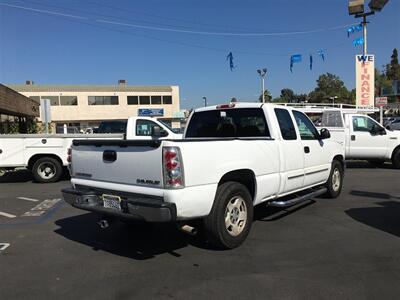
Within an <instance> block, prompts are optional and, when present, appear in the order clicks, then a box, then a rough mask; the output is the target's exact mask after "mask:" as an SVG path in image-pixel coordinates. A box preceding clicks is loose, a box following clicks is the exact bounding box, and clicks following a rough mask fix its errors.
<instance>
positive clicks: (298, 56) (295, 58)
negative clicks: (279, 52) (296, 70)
mask: <svg viewBox="0 0 400 300" xmlns="http://www.w3.org/2000/svg"><path fill="white" fill-rule="evenodd" d="M299 62H301V54H294V55H292V56H291V57H290V72H292V73H293V64H294V63H299Z"/></svg>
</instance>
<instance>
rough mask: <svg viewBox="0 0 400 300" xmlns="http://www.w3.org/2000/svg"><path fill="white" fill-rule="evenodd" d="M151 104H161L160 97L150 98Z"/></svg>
mask: <svg viewBox="0 0 400 300" xmlns="http://www.w3.org/2000/svg"><path fill="white" fill-rule="evenodd" d="M151 104H161V96H151Z"/></svg>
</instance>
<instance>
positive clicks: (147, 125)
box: [0, 117, 181, 183]
mask: <svg viewBox="0 0 400 300" xmlns="http://www.w3.org/2000/svg"><path fill="white" fill-rule="evenodd" d="M108 123H110V122H108ZM105 124H106V123H105ZM109 126H112V124H110V125H109ZM103 127H104V128H103V132H104V133H105V132H108V131H107V126H103ZM154 127H156V128H158V130H159V133H158V134H159V135H160V136H161V138H169V139H176V138H181V135H179V134H175V133H174V132H172V130H171V129H170V128H169V127H168V126H166V125H165V124H164V123H161V122H159V121H157V120H155V119H152V118H150V117H131V118H129V119H128V123H127V126H126V139H127V140H137V139H152V137H151V134H152V132H153V128H154ZM104 133H103V134H47V135H46V134H4V135H0V175H1V174H4V172H5V171H9V170H13V169H15V168H21V167H25V168H28V169H29V170H31V171H32V175H33V177H34V179H35V181H37V182H40V183H50V182H55V181H58V180H59V179H60V177H61V176H62V174H63V171H64V170H63V166H67V165H68V161H67V152H68V148H70V147H71V144H72V140H74V139H82V140H88V139H120V140H122V139H123V138H124V134H109V133H106V134H104Z"/></svg>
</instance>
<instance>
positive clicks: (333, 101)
mask: <svg viewBox="0 0 400 300" xmlns="http://www.w3.org/2000/svg"><path fill="white" fill-rule="evenodd" d="M337 98H338V96H333V97H329V99H331V100H332V106H333V107H335V99H337Z"/></svg>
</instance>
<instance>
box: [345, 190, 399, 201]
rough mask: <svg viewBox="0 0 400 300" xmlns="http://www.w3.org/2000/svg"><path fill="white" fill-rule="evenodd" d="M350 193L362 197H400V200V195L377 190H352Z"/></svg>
mask: <svg viewBox="0 0 400 300" xmlns="http://www.w3.org/2000/svg"><path fill="white" fill-rule="evenodd" d="M350 195H353V196H360V197H368V198H378V199H399V200H400V197H397V196H392V195H390V194H386V193H376V192H367V191H357V190H352V191H351V192H350Z"/></svg>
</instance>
